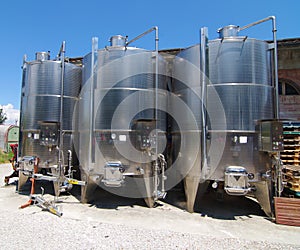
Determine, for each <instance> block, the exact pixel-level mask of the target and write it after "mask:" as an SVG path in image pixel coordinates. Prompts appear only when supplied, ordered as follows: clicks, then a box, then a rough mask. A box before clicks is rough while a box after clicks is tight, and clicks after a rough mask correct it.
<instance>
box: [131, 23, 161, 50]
mask: <svg viewBox="0 0 300 250" xmlns="http://www.w3.org/2000/svg"><path fill="white" fill-rule="evenodd" d="M153 30H156V33H157V32H158V27H157V26H155V27H152V28H151V29H149V30H147V31H145V32H143V33H142V34H140V35H138V36H136V37H135V38H133V39H131V40H130V41H129V42H127V43H126V45H125V47H127V46H128V45H129V44H131V43H133V42H135V41H136V40H139V39H140V38H142V37H143V36H145V35H147V34H149V33H151V32H152V31H153Z"/></svg>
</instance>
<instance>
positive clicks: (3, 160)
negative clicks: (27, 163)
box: [0, 150, 14, 164]
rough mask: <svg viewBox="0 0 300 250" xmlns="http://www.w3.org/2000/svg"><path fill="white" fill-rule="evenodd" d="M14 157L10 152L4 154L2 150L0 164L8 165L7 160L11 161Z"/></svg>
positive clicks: (0, 151)
mask: <svg viewBox="0 0 300 250" xmlns="http://www.w3.org/2000/svg"><path fill="white" fill-rule="evenodd" d="M13 156H14V154H13V153H12V152H9V153H4V152H3V151H2V150H0V164H2V163H9V159H11V158H12V157H13Z"/></svg>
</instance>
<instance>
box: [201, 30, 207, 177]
mask: <svg viewBox="0 0 300 250" xmlns="http://www.w3.org/2000/svg"><path fill="white" fill-rule="evenodd" d="M207 50H208V29H207V27H203V28H201V30H200V79H201V107H200V110H201V114H202V138H201V140H202V157H201V158H202V160H201V164H202V166H201V170H202V173H203V174H204V176H205V175H206V172H207V167H208V166H207V148H206V137H207V120H206V118H207V112H206V104H207V86H206V78H207V76H208V65H207ZM201 176H202V175H201ZM204 176H203V177H204Z"/></svg>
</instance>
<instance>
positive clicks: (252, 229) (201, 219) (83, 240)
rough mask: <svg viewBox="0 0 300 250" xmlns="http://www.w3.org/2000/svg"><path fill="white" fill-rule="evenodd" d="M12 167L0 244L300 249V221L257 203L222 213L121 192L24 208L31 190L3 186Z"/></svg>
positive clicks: (2, 171)
mask: <svg viewBox="0 0 300 250" xmlns="http://www.w3.org/2000/svg"><path fill="white" fill-rule="evenodd" d="M10 171H11V169H10V166H9V165H8V164H6V165H0V178H1V180H0V184H1V185H0V186H1V187H0V221H1V227H0V242H1V245H0V249H28V248H30V249H69V248H75V249H300V228H299V227H288V226H283V225H277V224H275V223H273V222H271V221H270V220H268V219H266V217H264V216H262V214H261V213H259V212H257V211H255V209H254V210H253V214H251V212H249V211H248V210H247V213H246V212H245V215H243V213H242V212H239V213H238V215H237V216H235V217H234V218H233V219H228V218H227V219H220V218H216V217H217V216H212V215H210V216H207V215H204V214H199V213H193V214H190V213H187V212H185V211H184V210H183V209H180V208H177V207H176V206H174V205H171V204H167V203H164V202H160V206H158V207H157V208H154V209H148V208H146V207H145V206H143V205H141V204H142V203H141V204H139V202H136V201H133V202H132V203H130V202H128V203H127V204H126V202H125V201H124V200H122V199H121V198H120V199H118V201H115V200H113V201H112V202H111V203H114V204H113V206H111V207H108V204H107V203H105V202H101V201H100V202H98V203H95V204H93V205H91V204H81V203H80V202H79V201H78V200H77V199H76V198H75V197H74V196H71V195H69V196H63V197H61V198H60V201H61V203H60V206H61V207H62V209H63V216H62V217H57V216H55V215H53V214H51V213H49V212H46V211H42V210H41V209H40V208H39V207H37V206H30V207H28V208H25V209H18V207H19V206H20V205H22V204H24V203H25V202H26V201H27V200H28V196H26V195H19V194H17V193H16V192H15V185H14V184H13V183H12V184H11V185H9V186H5V187H4V186H3V184H4V183H3V178H4V175H7V174H9V173H10ZM45 197H46V199H52V196H51V195H45ZM108 202H110V201H108ZM254 208H257V207H256V205H254ZM244 211H246V210H244Z"/></svg>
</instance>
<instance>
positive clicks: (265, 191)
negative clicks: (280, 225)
mask: <svg viewBox="0 0 300 250" xmlns="http://www.w3.org/2000/svg"><path fill="white" fill-rule="evenodd" d="M255 187H256V191H255V197H256V199H257V200H258V202H259V204H260V206H261V208H262V210H263V211H264V212H265V214H266V215H267V216H269V217H273V216H274V210H273V205H272V198H271V196H270V187H269V185H268V181H260V182H256V183H255Z"/></svg>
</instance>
